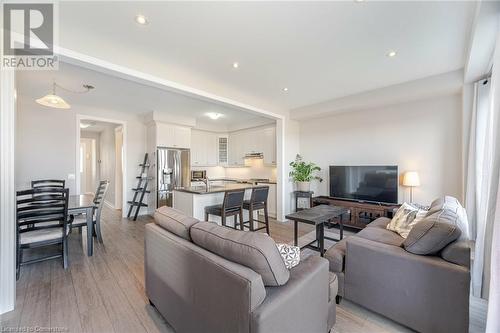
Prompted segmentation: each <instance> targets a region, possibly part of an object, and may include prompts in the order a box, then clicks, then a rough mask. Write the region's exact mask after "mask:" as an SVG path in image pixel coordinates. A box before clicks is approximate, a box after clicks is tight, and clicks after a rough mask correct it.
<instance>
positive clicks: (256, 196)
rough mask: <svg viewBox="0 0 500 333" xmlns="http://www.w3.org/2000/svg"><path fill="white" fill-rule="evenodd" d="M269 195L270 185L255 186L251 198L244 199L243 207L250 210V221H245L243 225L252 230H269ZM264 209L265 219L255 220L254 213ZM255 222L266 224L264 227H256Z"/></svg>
mask: <svg viewBox="0 0 500 333" xmlns="http://www.w3.org/2000/svg"><path fill="white" fill-rule="evenodd" d="M268 196H269V186H262V187H255V188H253V189H252V194H251V196H250V200H244V201H243V209H245V210H248V217H249V219H248V221H246V222H243V226H247V227H248V229H249V230H250V231H257V230H262V229H266V232H267V234H268V235H271V234H270V232H269V214H268V211H267V197H268ZM259 210H264V221H260V220H258V219H257V220H254V218H253V217H254V213H255V212H257V211H259ZM254 223H258V224H259V223H260V224H264V226H262V227H257V228H255V227H254Z"/></svg>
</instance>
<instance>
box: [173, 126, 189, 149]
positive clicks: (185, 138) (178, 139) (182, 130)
mask: <svg viewBox="0 0 500 333" xmlns="http://www.w3.org/2000/svg"><path fill="white" fill-rule="evenodd" d="M174 147H175V148H191V128H189V127H182V126H174Z"/></svg>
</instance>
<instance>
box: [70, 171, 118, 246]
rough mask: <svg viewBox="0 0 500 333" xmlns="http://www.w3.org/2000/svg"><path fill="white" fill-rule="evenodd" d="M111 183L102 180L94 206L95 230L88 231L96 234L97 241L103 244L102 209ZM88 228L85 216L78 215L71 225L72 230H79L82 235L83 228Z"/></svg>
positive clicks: (96, 193)
mask: <svg viewBox="0 0 500 333" xmlns="http://www.w3.org/2000/svg"><path fill="white" fill-rule="evenodd" d="M108 188H109V181H108V180H101V181H100V182H99V186H98V187H97V190H96V192H95V195H94V200H93V201H94V204H95V205H96V207H97V208H96V209H95V210H94V216H92V220H93V226H94V230H87V232H92V233H94V232H95V235H96V236H97V240H98V241H99V242H100V243H103V240H102V233H101V212H102V207H103V206H104V198H105V197H106V193H107V192H108ZM86 226H87V216H86V215H85V214H81V215H77V216H75V217H74V219H73V222H72V223H71V228H72V229H73V228H78V230H79V231H80V233H81V230H82V228H83V227H86Z"/></svg>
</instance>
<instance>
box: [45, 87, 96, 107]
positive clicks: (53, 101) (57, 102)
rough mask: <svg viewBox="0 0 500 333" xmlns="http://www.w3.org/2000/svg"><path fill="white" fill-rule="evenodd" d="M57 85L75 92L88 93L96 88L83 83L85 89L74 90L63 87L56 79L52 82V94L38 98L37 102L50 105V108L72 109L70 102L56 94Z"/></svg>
mask: <svg viewBox="0 0 500 333" xmlns="http://www.w3.org/2000/svg"><path fill="white" fill-rule="evenodd" d="M56 87H57V88H61V89H63V90H66V91H69V92H71V93H74V94H85V93H88V92H89V91H90V90H92V89H94V87H93V86H91V85H89V84H84V85H83V88H85V90H84V91H73V90H69V89H66V88H63V87H61V86H60V85H58V84H57V83H56V82H55V81H54V83H53V84H52V94H47V95H45V96H43V97H42V98H39V99H37V100H36V102H37V103H38V104H40V105H43V106H48V107H49V108H56V109H71V105H69V103H67V102H66V101H65V100H64V99H63V98H62V97H60V96H57V95H56Z"/></svg>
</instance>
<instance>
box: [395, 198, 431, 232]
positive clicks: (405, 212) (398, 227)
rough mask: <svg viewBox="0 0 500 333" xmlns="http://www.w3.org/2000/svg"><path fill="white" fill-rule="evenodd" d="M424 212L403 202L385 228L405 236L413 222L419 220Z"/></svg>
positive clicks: (415, 222) (425, 212) (423, 215)
mask: <svg viewBox="0 0 500 333" xmlns="http://www.w3.org/2000/svg"><path fill="white" fill-rule="evenodd" d="M426 214H427V211H426V210H423V209H419V208H418V207H415V206H414V205H411V204H409V203H406V202H405V203H403V204H402V205H401V207H399V209H398V211H397V212H396V214H395V215H394V217H393V218H392V220H391V222H389V224H388V225H387V230H391V231H394V232H396V233H398V234H399V235H400V236H401V237H403V238H406V237H408V234H409V233H410V231H411V229H412V228H413V227H414V226H415V224H417V223H418V222H419V221H421V220H422V219H423V218H424V217H425V215H426Z"/></svg>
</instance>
